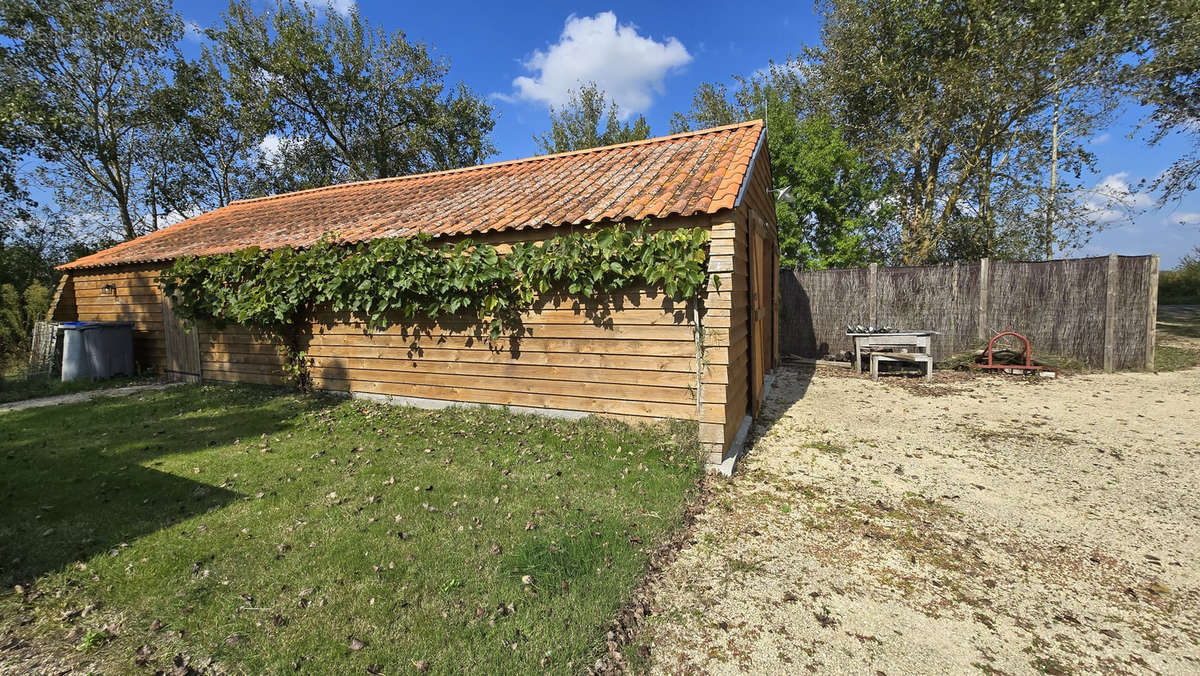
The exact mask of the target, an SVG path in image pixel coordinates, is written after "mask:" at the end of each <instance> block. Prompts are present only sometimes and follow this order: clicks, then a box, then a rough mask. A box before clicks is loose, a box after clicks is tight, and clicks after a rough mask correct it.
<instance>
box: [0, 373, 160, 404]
mask: <svg viewBox="0 0 1200 676" xmlns="http://www.w3.org/2000/svg"><path fill="white" fill-rule="evenodd" d="M151 381H152V379H147V378H140V379H139V378H113V379H110V380H74V381H71V382H69V383H64V382H63V381H61V380H59V379H57V378H49V377H44V376H34V377H32V378H26V377H24V376H21V375H13V376H4V377H0V404H7V403H8V402H11V401H22V400H24V399H36V398H38V397H53V396H55V395H58V394H73V393H75V392H86V391H88V390H99V389H108V388H112V387H124V386H126V385H135V384H138V383H143V382H151Z"/></svg>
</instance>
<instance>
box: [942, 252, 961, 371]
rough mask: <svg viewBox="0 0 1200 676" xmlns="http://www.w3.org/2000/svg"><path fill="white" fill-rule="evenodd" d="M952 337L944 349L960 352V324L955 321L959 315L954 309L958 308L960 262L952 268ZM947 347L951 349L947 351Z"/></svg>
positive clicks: (950, 336) (944, 344)
mask: <svg viewBox="0 0 1200 676" xmlns="http://www.w3.org/2000/svg"><path fill="white" fill-rule="evenodd" d="M950 275H951V278H950V335H949V337H948V339H947V340H946V342H945V343H943V346H942V349H945V350H946V351H947V352H958V322H957V321H955V320H956V319H957V318H958V315H957V314H955V312H954V309H955V308H957V307H958V262H957V261H956V262H955V263H954V265H953V266H951V268H950ZM947 347H948V348H949V349H947Z"/></svg>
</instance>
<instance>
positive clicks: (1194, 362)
mask: <svg viewBox="0 0 1200 676" xmlns="http://www.w3.org/2000/svg"><path fill="white" fill-rule="evenodd" d="M1193 366H1200V352H1194V351H1192V350H1187V349H1184V348H1182V347H1172V346H1170V345H1159V346H1158V347H1155V348H1154V370H1155V371H1178V370H1180V369H1188V368H1192V367H1193Z"/></svg>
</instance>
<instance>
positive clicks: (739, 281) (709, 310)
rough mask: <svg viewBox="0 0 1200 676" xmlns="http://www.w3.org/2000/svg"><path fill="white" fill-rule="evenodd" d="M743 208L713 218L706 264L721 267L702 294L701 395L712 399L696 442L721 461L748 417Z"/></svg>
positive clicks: (746, 259) (747, 307)
mask: <svg viewBox="0 0 1200 676" xmlns="http://www.w3.org/2000/svg"><path fill="white" fill-rule="evenodd" d="M746 242H747V240H746V220H745V210H744V209H739V210H737V211H734V212H729V213H728V214H726V215H725V216H724V217H723V218H715V219H714V222H713V226H712V244H711V246H710V249H709V268H710V269H711V270H713V271H717V272H719V274H718V275H717V277H718V278H719V280H720V284H719V288H718V287H717V286H715V285H714V286H710V287H709V292H708V295H707V298H706V300H705V313H704V316H703V318H702V319H701V324H702V325H703V327H704V358H703V363H704V364H705V366H706V367H705V370H704V373H703V374H702V377H701V390H702V393H703V394H702V396H703V400H704V401H705V402H706V403H708V402H712V404H713V407H712V409H711V414H710V413H709V412H708V410H706V412H705V414H704V415H703V417H702V418H701V422H700V443H701V445H702V447H703V448H704V451H705V453H706V455H707V459H708V461H709V462H710V463H719V462H721V461H722V460H723V459H724V456H725V452H726V451H727V450H728V449H729V447H730V443H731V442H732V441H733V438H734V437H735V436H736V435H737V431H738V428H739V427H740V426H741V424H742V420H743V419H744V418H745V417H746V404H747V398H748V391H747V390H748V385H749V382H750V381H749V379H748V375H747V370H746V354H747V345H748V337H749V336H748V333H747V328H748V327H747V318H748V316H749V315H748V312H749V297H748V296H747V288H748V283H749V282H748V276H747V275H748V265H747V263H748V258H747V252H748V249H747V245H746Z"/></svg>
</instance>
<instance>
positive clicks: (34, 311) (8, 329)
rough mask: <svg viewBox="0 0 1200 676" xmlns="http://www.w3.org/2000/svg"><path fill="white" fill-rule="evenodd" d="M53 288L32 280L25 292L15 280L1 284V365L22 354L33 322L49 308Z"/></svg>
mask: <svg viewBox="0 0 1200 676" xmlns="http://www.w3.org/2000/svg"><path fill="white" fill-rule="evenodd" d="M50 296H51V292H50V289H49V288H47V287H46V286H44V285H42V284H41V283H39V282H33V283H32V284H30V285H29V286H28V287H26V288H25V290H24V291H23V292H18V291H17V287H15V286H13V285H12V284H2V285H0V367H3V366H6V365H8V364H9V363H10V362H12V361H13V360H14V359H17V358H20V357H22V356H23V355H24V354H25V353H26V351H27V350H28V349H29V338H30V335H31V333H32V332H33V323H34V322H35V321H37V320H39V319H42V318H43V317H44V316H45V315H46V310H48V309H49V308H50Z"/></svg>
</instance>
